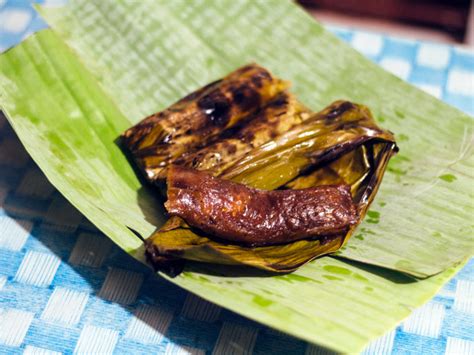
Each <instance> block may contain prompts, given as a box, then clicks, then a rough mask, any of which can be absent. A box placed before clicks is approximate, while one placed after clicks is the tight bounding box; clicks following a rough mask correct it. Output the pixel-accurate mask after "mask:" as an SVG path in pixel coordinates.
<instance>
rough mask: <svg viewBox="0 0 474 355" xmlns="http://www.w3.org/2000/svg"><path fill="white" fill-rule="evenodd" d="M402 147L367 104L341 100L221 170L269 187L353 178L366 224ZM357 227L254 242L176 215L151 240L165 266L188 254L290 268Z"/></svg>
mask: <svg viewBox="0 0 474 355" xmlns="http://www.w3.org/2000/svg"><path fill="white" fill-rule="evenodd" d="M396 151H397V146H396V144H395V139H394V137H393V135H392V134H391V133H390V132H388V131H384V130H382V129H381V128H379V127H378V126H377V125H376V123H375V122H374V120H373V117H372V115H371V113H370V111H369V110H368V108H367V107H365V106H363V105H357V104H354V103H351V102H347V101H337V102H334V103H333V104H331V105H330V106H329V107H327V108H326V109H324V110H323V111H321V112H319V113H317V114H314V115H313V116H312V117H310V118H309V119H307V120H306V121H305V122H304V123H303V124H301V125H298V126H296V127H294V128H293V129H291V130H290V131H288V132H286V133H284V134H282V135H280V136H278V137H276V138H275V139H273V140H272V141H271V142H268V143H265V144H263V145H261V146H259V147H257V148H254V149H253V150H252V151H250V152H249V153H248V154H246V155H245V157H243V158H241V159H239V160H237V161H234V162H233V163H232V164H230V166H228V168H227V169H226V170H225V171H224V172H223V173H222V174H220V177H223V178H226V179H230V180H233V181H236V182H241V183H244V184H246V185H248V186H252V187H255V188H259V189H267V190H273V189H276V188H282V189H300V188H307V187H313V186H320V185H326V184H334V183H344V184H348V185H350V186H351V194H352V197H353V200H354V202H355V203H356V206H357V210H358V214H359V218H358V223H360V221H361V220H362V219H363V217H364V216H365V213H366V211H367V209H368V207H369V205H370V203H371V202H372V200H373V198H374V196H375V194H376V192H377V189H378V187H379V186H380V183H381V181H382V177H383V174H384V172H385V169H386V166H387V164H388V161H389V159H390V157H391V156H392V155H393V154H395V153H396ZM356 226H357V224H354V225H353V226H352V227H351V228H350V229H349V231H348V232H347V233H343V234H341V235H333V236H331V237H325V238H320V239H316V240H314V239H313V240H312V239H305V240H299V241H296V242H290V243H286V244H281V245H273V246H263V247H246V246H243V245H238V244H235V243H230V242H223V241H217V240H215V239H213V238H211V237H210V236H208V235H206V234H205V233H203V232H202V231H200V230H196V229H192V228H191V227H190V226H189V225H187V224H186V223H185V222H184V221H183V220H182V219H181V218H179V217H176V216H174V217H171V218H170V219H169V220H168V222H167V223H166V224H165V226H163V228H161V229H160V230H158V231H157V232H155V233H154V234H153V235H152V236H151V237H150V238H149V239H148V240H147V243H146V244H147V255H148V258H149V260H150V261H151V262H152V263H154V265H155V266H156V267H158V268H163V267H165V268H166V267H167V266H168V265H169V263H170V262H171V263H172V262H173V261H176V260H183V259H186V260H195V261H202V262H210V263H215V264H232V265H248V266H253V267H256V268H259V269H263V270H267V271H272V272H290V271H293V270H295V269H297V268H298V267H300V266H301V265H303V264H304V263H306V262H308V261H310V260H312V259H314V258H316V257H319V256H321V255H325V254H328V253H332V252H334V251H336V250H338V249H339V248H340V247H341V246H342V245H343V244H344V243H345V242H346V241H347V240H348V239H349V237H350V235H351V234H352V232H353V230H354V229H355V228H356Z"/></svg>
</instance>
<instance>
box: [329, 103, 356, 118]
mask: <svg viewBox="0 0 474 355" xmlns="http://www.w3.org/2000/svg"><path fill="white" fill-rule="evenodd" d="M354 108H355V106H354V104H353V103H352V102H349V101H345V102H343V103H341V104H339V105H338V106H336V107H335V108H333V109H332V110H331V111H329V112H328V113H327V114H326V119H327V120H329V121H332V120H333V119H334V118H336V117H338V116H340V115H342V114H343V113H344V112H346V111H349V110H351V109H354Z"/></svg>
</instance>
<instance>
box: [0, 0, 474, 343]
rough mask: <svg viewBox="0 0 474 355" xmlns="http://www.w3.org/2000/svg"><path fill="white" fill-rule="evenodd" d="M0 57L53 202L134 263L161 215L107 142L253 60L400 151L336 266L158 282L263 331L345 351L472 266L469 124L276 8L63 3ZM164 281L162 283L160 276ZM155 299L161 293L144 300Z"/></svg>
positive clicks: (327, 260)
mask: <svg viewBox="0 0 474 355" xmlns="http://www.w3.org/2000/svg"><path fill="white" fill-rule="evenodd" d="M39 11H40V13H41V14H42V15H43V17H44V18H45V19H46V20H47V22H48V24H49V25H50V28H49V29H46V30H43V31H40V32H38V33H36V34H34V35H32V36H31V37H29V38H28V39H27V40H25V41H24V42H23V43H21V44H20V45H18V46H17V47H15V48H13V49H11V50H9V51H7V52H6V53H4V54H2V55H1V56H0V105H1V109H2V110H3V111H4V112H5V113H6V115H7V117H8V119H9V121H10V123H11V125H12V126H13V128H14V129H15V131H16V132H17V134H18V136H19V137H20V139H21V141H22V142H23V144H24V145H25V147H26V149H27V151H28V152H29V153H30V154H31V156H32V157H33V159H34V160H35V161H36V163H37V164H38V165H39V166H40V168H41V169H42V170H43V171H44V173H45V174H46V176H47V178H48V179H49V180H50V181H51V182H52V183H53V184H54V185H55V186H56V187H57V189H58V190H59V191H60V192H61V193H62V194H63V195H64V196H65V197H66V198H67V199H68V200H69V201H71V203H72V204H73V205H74V206H76V207H77V208H78V209H79V210H80V211H81V212H82V213H83V214H84V215H85V216H86V217H87V218H88V219H89V220H90V221H91V222H92V223H93V224H95V225H96V226H97V227H98V228H99V229H100V230H101V231H102V232H104V233H105V234H106V235H107V236H108V237H109V238H111V239H112V240H113V241H114V242H115V243H117V244H118V245H119V246H120V247H122V248H123V249H124V250H125V251H127V252H128V253H129V254H130V255H132V256H133V257H135V258H137V259H140V260H144V243H143V238H147V237H148V236H150V235H151V234H152V233H153V231H154V230H155V229H156V227H157V226H161V225H162V224H163V222H164V214H163V208H162V202H163V201H160V200H159V199H158V198H157V197H156V194H155V193H154V192H153V191H150V190H149V189H148V188H147V187H145V186H144V185H143V184H142V183H141V182H140V181H139V180H138V178H137V176H136V174H135V172H134V171H133V168H132V167H131V165H130V164H129V162H128V161H127V159H126V158H125V157H124V155H123V153H122V152H121V150H120V148H119V147H118V146H117V144H116V143H115V140H116V139H117V137H118V136H119V135H120V133H122V132H123V131H124V130H126V129H127V128H129V127H130V126H132V125H133V124H135V123H136V122H138V121H139V120H140V119H142V118H143V117H146V116H148V115H150V114H152V113H154V112H157V111H159V110H162V109H163V108H165V107H167V106H169V105H170V104H171V103H173V102H175V101H176V100H177V99H179V98H180V97H183V96H185V95H186V94H187V93H189V92H191V91H193V90H195V89H196V88H198V87H200V86H203V85H205V84H206V83H208V82H211V81H213V80H215V79H217V78H220V77H222V76H223V75H225V74H226V73H228V72H230V71H232V70H233V69H235V68H237V67H239V66H241V65H243V64H246V63H249V62H257V63H259V64H261V65H263V66H265V67H267V68H269V69H270V70H271V71H272V72H274V73H275V74H276V75H278V76H279V77H282V78H285V79H289V80H291V81H292V82H293V84H294V86H293V89H292V90H293V92H294V93H295V94H296V95H297V97H298V98H299V99H301V101H302V102H303V103H304V104H305V105H306V106H307V107H309V108H311V109H312V110H314V111H318V110H321V109H322V108H323V107H325V106H326V105H327V104H329V103H330V102H333V101H335V100H338V99H345V100H351V101H353V102H358V103H361V104H364V105H366V106H368V107H370V109H371V110H372V113H373V114H374V116H375V118H376V120H377V121H378V122H379V123H380V124H381V125H382V126H383V127H384V128H387V129H389V130H390V131H392V132H394V133H395V135H396V137H397V138H398V144H399V147H400V153H399V154H398V155H397V156H396V157H394V158H393V159H392V161H391V162H390V164H389V166H388V172H387V174H385V178H384V181H383V183H382V185H381V187H380V190H379V193H378V195H377V197H376V199H375V201H374V203H373V204H372V208H371V210H369V211H368V213H367V217H366V219H365V221H364V222H363V223H362V224H361V226H359V228H358V230H357V231H356V232H355V235H354V237H353V238H352V239H351V240H350V241H349V242H348V243H347V244H346V245H345V246H344V247H343V248H342V249H341V250H340V251H338V252H337V253H336V255H333V256H330V257H323V258H320V259H317V260H315V261H313V262H311V263H309V264H307V265H305V266H303V267H301V268H300V269H298V270H297V271H295V272H293V273H291V274H286V275H279V276H268V275H267V274H262V273H261V272H256V271H251V270H248V271H245V272H242V270H236V269H235V268H232V267H223V266H221V267H216V266H212V265H208V264H189V265H188V266H187V267H186V269H185V271H184V272H183V273H182V274H181V275H179V276H178V277H176V278H173V279H170V281H171V282H173V283H175V284H177V285H179V286H181V287H183V288H185V289H187V290H189V291H191V292H193V293H195V294H197V295H199V296H201V297H203V298H205V299H207V300H209V301H212V302H215V303H217V304H219V305H221V306H223V307H225V308H228V309H231V310H233V311H235V312H237V313H240V314H242V315H244V316H247V317H249V318H252V319H254V320H257V321H259V322H261V323H264V324H266V325H268V326H270V327H273V328H276V329H278V330H281V331H283V332H286V333H289V334H291V335H294V336H296V337H299V338H301V339H305V340H307V341H310V342H312V343H315V344H319V345H321V346H324V347H326V348H329V349H332V350H334V351H338V352H357V351H360V350H361V349H363V348H364V346H366V345H367V343H368V342H369V341H370V340H371V339H374V338H376V337H378V336H380V335H382V334H383V333H384V332H386V331H388V330H390V329H391V328H393V327H394V326H395V325H396V324H397V323H398V322H400V321H401V320H402V319H404V318H405V317H407V316H408V315H409V314H410V312H411V311H412V310H413V309H414V308H416V307H418V306H420V305H422V304H423V303H424V302H426V301H427V300H428V299H429V298H430V297H432V296H433V295H434V294H435V293H436V291H437V290H438V289H439V288H440V287H441V286H442V285H443V284H444V283H445V282H447V281H448V280H449V279H450V278H451V277H452V276H453V275H454V274H455V272H456V271H457V270H459V268H460V267H461V266H462V265H463V264H464V262H465V261H466V260H467V259H468V258H469V257H470V256H471V254H472V250H473V241H472V231H473V223H472V215H473V190H472V183H473V180H472V177H473V176H472V175H473V169H474V159H473V154H472V137H473V121H472V118H471V117H469V116H467V115H465V114H463V113H462V112H460V111H458V110H456V109H454V108H452V107H450V106H448V105H446V104H444V103H442V102H440V101H438V100H436V99H435V98H433V97H431V96H429V95H427V94H425V93H423V92H421V91H419V90H417V89H416V88H414V87H412V86H410V85H408V84H406V83H405V82H403V81H402V80H400V79H398V78H396V77H394V76H392V75H391V74H388V73H387V72H385V71H383V70H382V69H381V68H379V67H378V66H376V65H375V64H373V63H372V62H370V61H369V60H367V59H365V58H364V57H362V56H361V55H360V54H358V53H357V52H355V51H354V50H352V49H350V48H349V47H348V46H347V45H345V44H343V43H342V42H341V41H339V40H338V39H336V38H335V37H334V36H333V35H331V34H329V33H328V32H326V31H325V30H324V29H323V28H322V27H321V26H320V25H319V24H317V23H316V22H315V21H314V20H313V19H312V18H311V17H310V16H309V15H308V14H306V13H305V12H304V11H303V10H302V9H300V8H299V7H298V6H297V5H295V4H294V3H292V2H289V1H282V0H259V1H254V0H239V1H234V0H221V1H212V2H210V1H198V0H196V1H188V0H174V1H165V0H160V1H143V2H132V1H128V2H127V1H112V0H101V1H79V0H77V1H76V0H75V1H70V2H69V3H68V4H67V5H65V6H61V7H55V8H46V7H44V8H43V7H40V8H39ZM163 277H167V276H166V275H163ZM157 297H159V295H157Z"/></svg>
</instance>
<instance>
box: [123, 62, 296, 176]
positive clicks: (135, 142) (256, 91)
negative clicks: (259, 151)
mask: <svg viewBox="0 0 474 355" xmlns="http://www.w3.org/2000/svg"><path fill="white" fill-rule="evenodd" d="M286 87H287V83H285V82H283V81H282V80H280V79H278V78H274V77H273V76H272V75H271V74H270V73H269V72H268V71H267V70H265V69H264V68H262V67H260V66H258V65H255V64H250V65H246V66H244V67H242V68H239V69H237V70H235V71H234V72H232V73H230V74H229V75H227V76H226V77H225V78H223V79H221V80H217V81H215V82H213V83H210V84H208V85H206V86H204V87H203V88H200V89H198V90H197V91H195V92H193V93H191V94H189V95H187V96H186V97H184V98H182V99H180V100H179V101H178V102H176V103H174V104H173V105H171V106H170V107H169V108H167V109H166V110H164V111H162V112H158V113H155V114H153V115H151V116H149V117H147V118H145V119H143V120H142V121H140V122H139V123H138V124H136V125H135V126H133V127H132V128H129V129H128V130H127V131H125V133H124V134H123V135H122V140H123V144H124V145H125V147H126V148H127V149H128V150H129V151H130V153H131V155H132V156H133V158H134V159H135V161H136V163H137V164H138V166H139V167H140V168H141V170H142V171H143V172H144V175H145V177H146V178H147V179H148V180H150V181H151V182H153V181H156V180H157V179H159V178H160V177H161V178H162V179H163V178H164V177H166V173H163V172H162V171H163V170H164V168H165V167H166V165H167V164H168V163H169V162H170V161H172V160H174V159H176V158H178V157H180V156H182V155H183V154H184V153H188V152H191V151H192V150H195V148H196V147H202V146H205V145H207V144H208V143H209V142H211V141H212V140H213V138H214V137H216V136H218V135H219V134H220V133H222V132H223V131H224V130H226V129H228V128H231V127H233V126H235V125H237V124H238V123H240V122H241V121H243V120H244V119H245V118H246V117H248V116H249V115H251V114H252V113H255V112H256V111H257V110H258V109H259V108H260V107H261V106H265V105H266V104H267V103H268V102H270V101H271V100H273V99H275V96H276V95H278V94H279V93H281V92H282V90H284V89H285V88H286Z"/></svg>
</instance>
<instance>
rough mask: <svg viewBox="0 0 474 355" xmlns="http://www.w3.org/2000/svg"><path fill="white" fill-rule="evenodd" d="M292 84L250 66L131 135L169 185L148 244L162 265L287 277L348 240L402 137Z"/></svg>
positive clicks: (126, 138)
mask: <svg viewBox="0 0 474 355" xmlns="http://www.w3.org/2000/svg"><path fill="white" fill-rule="evenodd" d="M287 88H288V83H287V82H285V81H283V80H281V79H278V78H276V77H275V76H273V75H272V74H271V73H270V72H268V71H267V70H266V69H264V68H262V67H260V66H258V65H256V64H251V65H247V66H245V67H242V68H240V69H238V70H236V71H234V72H233V73H231V74H229V75H228V76H226V77H225V78H224V79H222V80H219V81H216V82H214V83H212V84H209V85H207V86H205V87H203V88H201V89H199V90H197V91H196V92H194V93H192V94H190V95H188V96H186V97H185V98H183V99H181V100H180V101H178V102H177V103H175V104H174V105H172V106H171V107H170V108H168V109H166V110H165V111H162V112H160V113H157V114H154V115H152V116H150V117H147V118H145V119H144V120H143V121H141V122H140V123H138V124H137V125H136V126H134V127H132V128H130V129H128V130H127V131H126V132H125V133H124V134H123V143H124V146H125V147H126V149H127V150H128V151H129V153H130V155H131V156H132V157H133V159H134V161H135V162H136V164H137V165H138V167H139V169H140V170H141V171H142V172H143V174H144V177H145V178H146V179H147V180H148V181H149V182H150V183H152V184H155V185H159V186H164V185H165V184H166V185H167V189H168V190H167V197H168V201H167V203H166V204H165V207H166V208H167V210H168V213H169V214H170V219H169V220H168V221H167V222H166V223H165V225H164V226H163V227H162V228H160V229H159V230H157V231H156V232H155V233H153V235H152V236H151V237H150V238H148V239H147V241H146V244H147V248H146V249H147V256H148V260H149V261H150V262H151V263H152V264H153V265H154V266H155V267H156V268H158V269H161V270H165V271H168V272H170V273H174V274H176V273H178V272H179V271H180V269H181V267H182V265H183V261H184V260H193V261H200V262H209V263H215V264H228V265H246V266H252V267H256V268H260V269H263V270H267V271H272V272H290V271H293V270H295V269H296V268H298V267H299V266H301V265H303V264H304V263H306V262H308V261H310V260H312V259H314V258H316V257H318V256H321V255H325V254H328V253H332V252H334V251H336V250H338V249H339V248H340V247H341V246H342V245H343V244H344V243H345V242H347V240H348V239H349V237H350V235H351V234H352V232H353V231H354V229H355V228H356V226H357V225H358V224H359V223H360V222H361V221H362V219H363V218H364V216H365V213H366V212H367V209H368V207H369V205H370V203H371V202H372V200H373V199H374V196H375V194H376V192H377V189H378V187H379V186H380V183H381V181H382V177H383V174H384V172H385V169H386V166H387V164H388V161H389V159H390V157H391V156H392V155H393V154H395V153H396V152H397V150H398V148H397V146H396V144H395V139H394V136H393V134H392V133H390V132H388V131H386V130H383V129H381V128H379V127H378V126H377V125H376V123H375V121H374V119H373V117H372V115H371V113H370V111H369V109H368V108H367V107H365V106H363V105H359V104H355V103H352V102H349V101H336V102H333V103H332V104H330V105H329V106H328V107H327V108H325V109H323V110H322V111H320V112H317V113H314V112H311V111H310V110H309V109H308V108H306V107H305V106H304V105H303V104H301V103H300V102H298V100H297V99H296V98H295V97H294V96H293V95H292V94H291V93H289V92H288V91H287Z"/></svg>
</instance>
